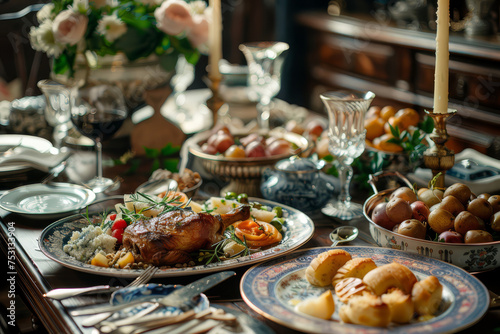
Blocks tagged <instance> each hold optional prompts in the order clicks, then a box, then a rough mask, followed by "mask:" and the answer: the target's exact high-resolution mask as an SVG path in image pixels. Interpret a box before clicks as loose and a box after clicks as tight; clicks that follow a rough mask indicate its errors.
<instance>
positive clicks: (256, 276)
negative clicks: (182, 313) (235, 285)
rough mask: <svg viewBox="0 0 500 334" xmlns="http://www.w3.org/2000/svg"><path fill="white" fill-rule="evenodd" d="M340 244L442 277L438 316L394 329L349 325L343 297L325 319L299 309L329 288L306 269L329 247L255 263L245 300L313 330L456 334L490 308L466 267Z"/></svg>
mask: <svg viewBox="0 0 500 334" xmlns="http://www.w3.org/2000/svg"><path fill="white" fill-rule="evenodd" d="M337 248H339V249H344V250H345V251H347V252H349V253H350V254H351V255H352V256H353V257H370V258H372V259H373V260H374V261H375V263H376V264H377V265H383V264H387V263H391V262H398V263H401V264H403V265H405V266H407V267H408V268H410V270H412V272H413V273H414V274H415V275H416V276H417V278H418V279H419V280H420V279H423V278H425V277H427V276H430V275H433V276H436V277H438V278H439V281H440V282H441V284H442V285H443V298H442V301H441V305H440V307H439V310H438V314H437V315H436V317H434V318H433V319H431V320H428V321H425V322H413V323H409V324H406V325H399V326H398V325H392V324H391V326H390V327H388V328H375V327H366V326H360V325H353V324H345V323H341V322H340V321H339V316H338V309H339V308H340V305H342V303H341V302H340V301H339V300H338V299H337V297H335V314H334V315H333V316H332V320H322V319H319V318H314V317H311V316H308V315H306V314H303V313H299V312H297V311H295V309H294V306H295V305H296V304H297V303H298V302H299V301H301V300H304V299H306V298H308V297H312V296H319V295H320V294H321V293H322V292H324V291H326V289H327V288H328V287H325V288H320V287H315V286H312V285H311V284H309V282H308V281H307V280H306V279H305V270H306V268H307V267H308V266H309V263H310V262H311V260H312V259H313V258H315V257H316V256H317V255H318V254H320V253H322V252H325V251H327V250H330V249H331V248H329V247H321V248H310V249H305V250H298V251H295V252H293V253H291V254H288V255H286V256H284V257H280V258H276V259H273V260H270V261H266V262H264V263H261V264H257V265H255V266H253V267H251V268H250V269H249V270H248V271H247V272H246V273H245V275H244V276H243V278H242V279H241V283H240V291H241V295H242V296H243V300H244V301H245V302H246V303H247V304H248V305H249V306H250V307H251V308H252V309H254V310H255V311H256V312H258V313H260V314H262V315H263V316H264V317H266V318H268V319H270V320H272V321H274V322H277V323H279V324H281V325H284V326H287V327H289V328H292V329H295V330H298V331H303V332H307V333H342V334H355V333H365V334H368V333H369V334H382V333H390V334H403V333H404V334H406V333H408V334H411V333H454V332H457V331H460V330H463V329H465V328H467V327H469V326H471V325H473V324H474V323H476V322H477V321H479V320H480V319H481V317H482V316H483V315H484V314H485V312H486V311H487V310H488V305H489V295H488V290H487V289H486V287H485V286H484V285H483V284H482V283H481V282H480V281H479V280H478V279H476V278H475V277H473V276H472V275H470V274H469V273H467V272H466V271H465V270H463V269H461V268H458V267H456V266H453V265H450V264H448V263H445V262H442V261H438V260H436V259H429V258H427V257H424V256H422V255H418V254H413V253H408V252H403V251H400V250H395V249H388V248H378V247H354V246H352V247H349V246H347V247H337ZM329 288H330V289H331V287H329Z"/></svg>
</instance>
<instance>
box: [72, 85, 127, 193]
mask: <svg viewBox="0 0 500 334" xmlns="http://www.w3.org/2000/svg"><path fill="white" fill-rule="evenodd" d="M126 110H127V109H126V106H125V99H124V97H123V94H122V92H121V90H120V89H119V88H118V87H116V86H110V85H100V86H94V87H90V88H79V89H78V88H77V89H74V90H73V92H72V96H71V121H72V122H73V124H74V125H75V128H76V129H77V130H78V131H79V132H80V133H81V134H82V135H84V136H85V137H88V138H90V139H92V140H93V141H94V142H95V146H96V154H97V158H96V160H97V173H96V174H97V176H96V177H95V178H93V179H92V180H90V181H88V182H87V183H86V184H85V185H86V186H87V187H89V188H91V189H92V190H93V191H94V192H96V193H98V192H103V191H104V190H106V189H108V188H109V187H110V186H112V185H113V184H114V182H113V180H111V179H109V178H106V177H103V175H102V142H103V141H105V140H107V139H110V138H111V137H112V136H113V135H114V134H115V133H116V132H117V131H118V130H119V129H120V127H121V126H122V124H123V122H124V121H125V119H126V118H127V111H126Z"/></svg>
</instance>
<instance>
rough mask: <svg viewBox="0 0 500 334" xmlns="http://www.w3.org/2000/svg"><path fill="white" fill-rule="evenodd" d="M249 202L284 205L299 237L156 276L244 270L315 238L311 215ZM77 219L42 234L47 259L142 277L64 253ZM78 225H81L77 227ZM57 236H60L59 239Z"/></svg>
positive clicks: (110, 273)
mask: <svg viewBox="0 0 500 334" xmlns="http://www.w3.org/2000/svg"><path fill="white" fill-rule="evenodd" d="M249 199H250V200H251V201H258V202H260V203H262V204H265V205H268V206H271V207H274V206H281V207H282V208H283V213H284V214H287V215H292V216H297V219H293V220H291V221H290V222H289V224H291V225H290V228H292V227H293V229H292V230H289V232H290V233H292V232H293V233H296V234H297V235H293V236H291V235H290V234H285V237H284V238H283V239H284V242H283V243H281V244H279V245H277V246H274V247H271V248H269V249H266V250H264V251H261V252H258V253H254V254H251V255H247V256H244V257H241V258H236V259H231V260H227V261H224V262H217V263H211V264H207V265H200V266H195V267H186V268H169V269H164V270H159V271H158V272H157V273H156V274H155V276H154V277H179V276H189V275H199V274H207V273H212V272H217V271H222V270H228V269H233V268H238V267H244V266H248V265H252V264H255V263H259V262H262V261H265V260H270V259H273V258H275V257H279V256H283V255H285V254H288V253H290V252H292V251H294V250H296V249H297V248H299V247H301V246H302V245H304V244H305V243H307V242H308V241H309V240H310V239H311V238H312V236H313V234H314V223H313V221H312V220H311V218H309V216H307V215H306V214H305V213H303V212H301V211H299V210H297V209H294V208H291V207H289V206H286V205H283V204H279V203H276V202H272V201H268V200H265V199H260V198H258V199H257V198H253V197H251V198H249ZM78 218H81V215H72V216H69V217H66V218H63V219H59V220H58V221H56V222H54V223H52V224H50V225H49V226H47V227H46V228H45V229H44V230H43V231H42V233H41V234H40V237H39V239H38V245H39V248H40V250H41V251H42V253H43V254H45V256H47V257H48V258H50V259H51V260H53V261H55V262H57V263H59V264H61V265H62V266H64V267H67V268H70V269H74V270H77V271H82V272H86V273H90V274H97V275H103V276H113V277H123V278H134V277H137V276H138V275H140V274H141V272H142V271H143V270H142V269H116V268H102V267H97V266H92V265H90V264H86V263H82V262H79V261H78V260H76V259H75V258H72V257H70V256H69V255H68V254H66V253H64V251H63V250H62V245H63V242H64V238H66V239H69V237H70V234H71V232H72V231H73V230H74V229H76V228H80V227H81V226H83V225H82V223H81V222H80V223H79V222H78V221H76V220H77V219H78ZM301 221H302V222H301ZM75 224H79V225H78V226H77V225H75ZM55 234H57V236H56V235H55ZM55 243H57V244H55ZM54 247H55V248H54Z"/></svg>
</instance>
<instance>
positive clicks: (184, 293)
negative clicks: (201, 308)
mask: <svg viewBox="0 0 500 334" xmlns="http://www.w3.org/2000/svg"><path fill="white" fill-rule="evenodd" d="M234 275H236V273H235V272H234V271H223V272H219V273H216V274H213V275H210V276H207V277H204V278H201V279H199V280H197V281H195V282H192V283H189V284H188V285H185V286H183V287H181V288H179V289H176V290H174V291H173V292H172V293H170V294H169V295H167V296H165V297H163V298H161V299H159V300H157V301H152V300H148V299H142V298H141V299H140V300H136V301H133V302H130V303H124V304H119V305H109V306H108V305H107V306H98V307H89V308H85V309H79V310H73V311H71V312H70V314H71V315H72V316H80V315H90V314H97V313H103V312H117V311H120V310H123V309H125V308H129V307H132V306H137V305H141V304H143V303H146V302H151V303H158V304H159V306H162V305H163V306H176V307H179V306H183V305H185V304H187V303H189V302H190V301H191V300H192V299H193V298H194V297H196V296H198V295H199V294H200V293H202V292H204V291H206V290H208V289H210V288H212V287H214V286H216V285H217V284H219V283H221V282H222V281H225V280H226V279H228V278H229V277H231V276H234Z"/></svg>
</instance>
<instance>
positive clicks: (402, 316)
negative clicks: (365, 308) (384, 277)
mask: <svg viewBox="0 0 500 334" xmlns="http://www.w3.org/2000/svg"><path fill="white" fill-rule="evenodd" d="M381 298H382V301H383V302H384V303H386V304H387V305H389V309H390V310H391V321H392V322H395V323H398V324H406V323H408V322H410V320H411V319H412V318H413V314H414V313H415V309H414V306H413V301H412V299H411V296H410V295H406V294H404V293H403V291H401V290H399V289H391V290H389V292H388V293H386V294H383V295H382V297H381Z"/></svg>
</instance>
